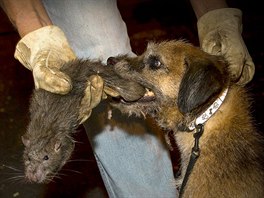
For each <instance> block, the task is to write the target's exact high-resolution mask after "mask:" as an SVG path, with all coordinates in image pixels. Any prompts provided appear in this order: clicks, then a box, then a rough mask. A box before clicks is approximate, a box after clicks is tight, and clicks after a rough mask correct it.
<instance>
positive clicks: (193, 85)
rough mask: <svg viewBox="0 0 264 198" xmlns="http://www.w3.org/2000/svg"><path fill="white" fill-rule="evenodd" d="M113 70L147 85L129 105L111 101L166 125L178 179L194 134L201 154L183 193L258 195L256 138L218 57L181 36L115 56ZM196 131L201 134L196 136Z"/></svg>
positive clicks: (261, 185)
mask: <svg viewBox="0 0 264 198" xmlns="http://www.w3.org/2000/svg"><path fill="white" fill-rule="evenodd" d="M115 61H116V64H115V66H114V67H115V71H116V72H117V73H118V74H119V75H120V76H122V77H123V78H124V79H127V80H130V81H135V82H137V83H139V84H141V85H143V86H144V87H146V88H147V90H148V91H147V94H146V95H145V96H144V97H142V98H140V99H138V100H137V101H135V102H127V101H125V100H123V99H121V101H120V102H119V103H115V104H114V106H116V107H118V108H119V109H121V111H123V112H125V113H128V114H137V115H141V114H143V115H145V114H147V115H151V116H153V117H154V118H155V119H156V121H157V123H158V124H159V125H160V126H161V127H162V128H164V129H168V130H173V131H174V137H175V140H176V142H177V144H178V147H179V150H180V152H181V167H182V168H181V177H180V178H178V179H177V181H176V183H178V184H180V185H181V183H182V180H183V178H184V176H185V173H186V169H187V166H188V164H189V161H190V160H189V159H190V155H191V153H192V148H193V147H194V142H195V139H194V134H197V133H198V132H197V130H199V128H198V127H197V126H202V129H203V130H202V132H203V134H202V136H201V137H200V139H199V138H198V139H196V140H197V141H196V148H197V147H198V149H200V150H199V151H200V156H199V158H198V159H197V161H196V163H195V164H194V167H193V168H192V170H191V172H190V175H189V178H187V181H186V182H187V183H186V185H185V186H184V189H183V191H182V192H183V197H188V198H189V197H195V198H207V197H217V198H220V197H223V198H227V197H229V198H234V197H237V198H242V197H245V198H257V197H264V170H263V161H262V160H263V156H264V150H263V140H262V137H261V136H260V134H259V133H257V132H256V130H255V128H254V125H253V122H252V117H251V116H250V109H249V108H250V101H249V99H248V96H247V93H246V91H245V89H244V88H243V87H239V86H237V85H235V84H234V83H233V82H232V77H231V76H230V72H229V71H228V66H227V64H226V63H225V61H224V60H223V59H222V58H220V57H216V56H212V55H209V54H207V53H205V52H203V51H201V50H200V49H199V48H196V47H194V46H192V45H191V44H188V43H186V42H183V41H168V42H161V43H150V44H149V45H148V48H147V50H146V51H145V52H144V53H143V54H142V55H141V56H138V57H135V58H127V57H121V58H120V57H119V58H118V59H117V60H115ZM200 135H201V134H200Z"/></svg>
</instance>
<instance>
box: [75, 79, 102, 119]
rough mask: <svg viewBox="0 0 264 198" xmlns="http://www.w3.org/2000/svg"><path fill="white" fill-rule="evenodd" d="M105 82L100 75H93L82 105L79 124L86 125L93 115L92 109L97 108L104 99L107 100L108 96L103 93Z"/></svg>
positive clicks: (88, 83) (89, 80)
mask: <svg viewBox="0 0 264 198" xmlns="http://www.w3.org/2000/svg"><path fill="white" fill-rule="evenodd" d="M103 88H104V81H103V79H102V78H101V77H100V76H98V75H92V76H90V77H89V79H88V81H87V84H86V89H85V95H84V97H83V99H82V101H81V104H80V111H79V119H78V120H79V121H80V122H79V123H80V124H82V123H84V122H85V121H86V120H87V119H88V118H89V117H90V115H91V113H92V109H93V108H94V107H96V106H97V105H98V104H99V103H100V101H101V100H102V99H105V98H106V97H107V96H106V94H105V93H104V91H103Z"/></svg>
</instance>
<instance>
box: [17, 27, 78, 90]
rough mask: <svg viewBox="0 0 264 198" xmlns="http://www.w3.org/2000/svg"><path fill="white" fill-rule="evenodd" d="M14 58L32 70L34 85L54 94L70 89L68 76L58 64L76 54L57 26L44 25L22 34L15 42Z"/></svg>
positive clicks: (60, 64) (72, 57)
mask: <svg viewBox="0 0 264 198" xmlns="http://www.w3.org/2000/svg"><path fill="white" fill-rule="evenodd" d="M15 58H16V59H18V60H19V62H20V63H21V64H22V65H24V66H25V67H26V68H28V69H29V70H31V71H32V73H33V78H34V83H35V87H36V89H39V88H42V89H45V90H47V91H50V92H53V93H58V94H66V93H68V92H69V91H70V90H71V88H72V87H71V79H70V77H69V76H68V75H66V74H64V73H63V72H61V71H60V68H61V66H62V65H63V64H64V63H65V62H68V61H70V60H73V59H75V58H76V56H75V54H74V53H73V51H72V49H71V48H70V45H69V44H68V41H67V39H66V37H65V35H64V33H63V32H62V30H61V29H60V28H59V27H57V26H53V25H52V26H45V27H43V28H40V29H38V30H35V31H33V32H31V33H29V34H27V35H26V36H24V37H23V38H22V39H21V40H20V41H19V42H18V44H17V46H16V50H15Z"/></svg>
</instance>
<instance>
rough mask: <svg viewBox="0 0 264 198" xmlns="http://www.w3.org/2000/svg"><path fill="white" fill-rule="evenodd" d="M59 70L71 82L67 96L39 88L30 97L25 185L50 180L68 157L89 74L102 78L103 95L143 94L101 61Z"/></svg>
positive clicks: (74, 63)
mask: <svg viewBox="0 0 264 198" xmlns="http://www.w3.org/2000/svg"><path fill="white" fill-rule="evenodd" d="M61 71H62V72H64V73H66V74H67V75H69V76H70V78H71V79H72V85H73V88H72V90H71V91H70V92H69V93H68V94H66V95H59V94H54V93H51V92H48V91H45V90H42V89H39V90H34V91H33V94H32V97H31V101H30V108H29V109H30V122H29V125H28V128H27V132H26V133H25V134H24V135H23V136H22V142H23V144H24V145H25V150H24V155H23V159H24V165H25V178H26V180H28V181H29V182H37V183H44V182H49V181H51V180H52V178H53V177H54V176H55V175H56V173H57V172H58V171H59V170H60V169H61V168H62V166H63V165H64V164H65V163H66V162H67V160H68V159H69V158H70V156H71V154H72V152H73V150H74V139H73V138H72V134H73V133H74V132H75V131H76V129H77V127H78V126H79V120H78V116H79V108H80V103H81V100H82V98H83V96H84V90H85V88H86V83H87V79H88V78H89V77H90V76H91V75H94V74H98V75H99V76H101V77H102V78H103V80H104V87H105V89H104V90H105V92H107V91H106V90H111V92H112V93H116V96H118V95H120V97H122V98H124V99H125V100H127V101H134V100H137V99H138V98H140V97H142V96H143V95H144V93H145V89H144V88H143V87H142V86H140V85H139V84H137V83H135V82H132V81H127V80H123V79H122V78H120V77H119V76H118V75H117V74H116V73H115V72H114V71H113V70H112V67H110V66H105V65H103V64H102V63H101V62H95V61H89V60H75V61H72V62H69V63H67V64H65V65H64V66H63V67H62V68H61ZM116 96H115V97H116Z"/></svg>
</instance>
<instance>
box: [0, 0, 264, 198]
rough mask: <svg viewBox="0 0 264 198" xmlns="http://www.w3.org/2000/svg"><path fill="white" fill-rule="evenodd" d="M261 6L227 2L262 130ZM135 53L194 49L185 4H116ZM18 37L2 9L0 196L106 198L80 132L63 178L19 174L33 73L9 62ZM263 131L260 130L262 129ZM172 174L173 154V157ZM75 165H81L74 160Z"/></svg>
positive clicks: (160, 0)
mask: <svg viewBox="0 0 264 198" xmlns="http://www.w3.org/2000/svg"><path fill="white" fill-rule="evenodd" d="M260 2H261V1H259V2H255V1H249V0H248V1H246V0H236V1H228V3H229V5H230V6H234V7H237V8H240V9H242V10H243V25H244V26H243V27H244V30H243V38H244V41H245V43H246V45H247V47H248V50H249V52H250V54H251V56H252V58H253V60H254V63H255V66H256V74H255V76H254V79H253V80H252V81H251V82H250V83H249V84H248V85H247V88H248V89H249V91H250V92H251V93H252V97H253V99H254V101H253V103H252V106H253V108H252V114H253V116H254V118H255V120H256V124H257V127H258V128H259V129H260V130H262V128H263V116H264V113H263V103H262V101H263V96H264V87H263V84H262V83H263V70H264V67H263V56H264V50H263V45H264V42H263V41H264V39H263V36H264V29H263V22H264V15H263V12H264V11H263V10H262V6H261V5H260ZM118 6H119V8H120V11H121V14H122V17H123V19H124V21H125V22H126V24H127V27H128V32H129V36H130V39H131V45H132V48H133V51H134V52H135V53H137V54H140V53H141V52H143V50H144V48H145V47H146V44H147V42H148V41H150V40H164V39H186V40H188V41H189V42H191V43H193V44H194V45H198V37H197V29H196V18H195V15H194V13H193V11H192V8H191V6H190V4H189V2H188V1H173V0H141V1H140V0H130V1H126V0H119V1H118ZM18 40H19V36H18V34H17V32H16V31H15V29H14V28H13V27H12V25H11V24H10V23H9V20H8V18H7V17H6V16H5V14H4V13H3V11H2V10H1V9H0V197H3V198H9V197H22V198H24V197H25V198H33V197H38V198H39V197H72V198H75V197H76V198H81V197H104V196H106V194H105V191H104V186H103V183H102V180H101V177H100V174H99V172H98V168H97V165H96V162H95V160H94V157H93V154H92V151H91V148H90V145H89V142H88V141H87V138H86V135H85V132H84V131H83V128H82V127H80V132H79V133H78V134H77V136H76V139H77V140H78V141H80V142H82V144H78V145H77V146H76V152H75V155H74V156H73V159H75V160H76V161H74V162H70V163H68V164H67V165H66V166H65V167H64V168H63V170H62V171H61V172H62V173H63V174H66V175H65V176H61V179H56V180H55V181H54V182H52V183H50V184H46V185H44V184H43V185H37V184H26V183H24V182H23V181H22V179H21V178H20V179H19V177H18V176H22V174H23V165H22V159H21V156H22V151H23V145H22V143H21V139H20V136H21V135H22V134H23V133H24V131H25V128H26V125H27V122H28V102H29V97H30V94H31V92H32V88H33V80H32V75H31V72H30V71H28V70H27V69H25V68H24V67H23V66H22V65H21V64H20V63H19V62H18V61H16V60H15V59H14V58H13V54H14V49H15V45H16V43H17V42H18ZM262 131H263V130H262ZM171 154H172V160H173V164H174V168H175V171H176V170H177V169H178V163H177V162H178V158H177V150H176V149H175V151H172V152H171ZM78 160H79V161H78Z"/></svg>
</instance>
